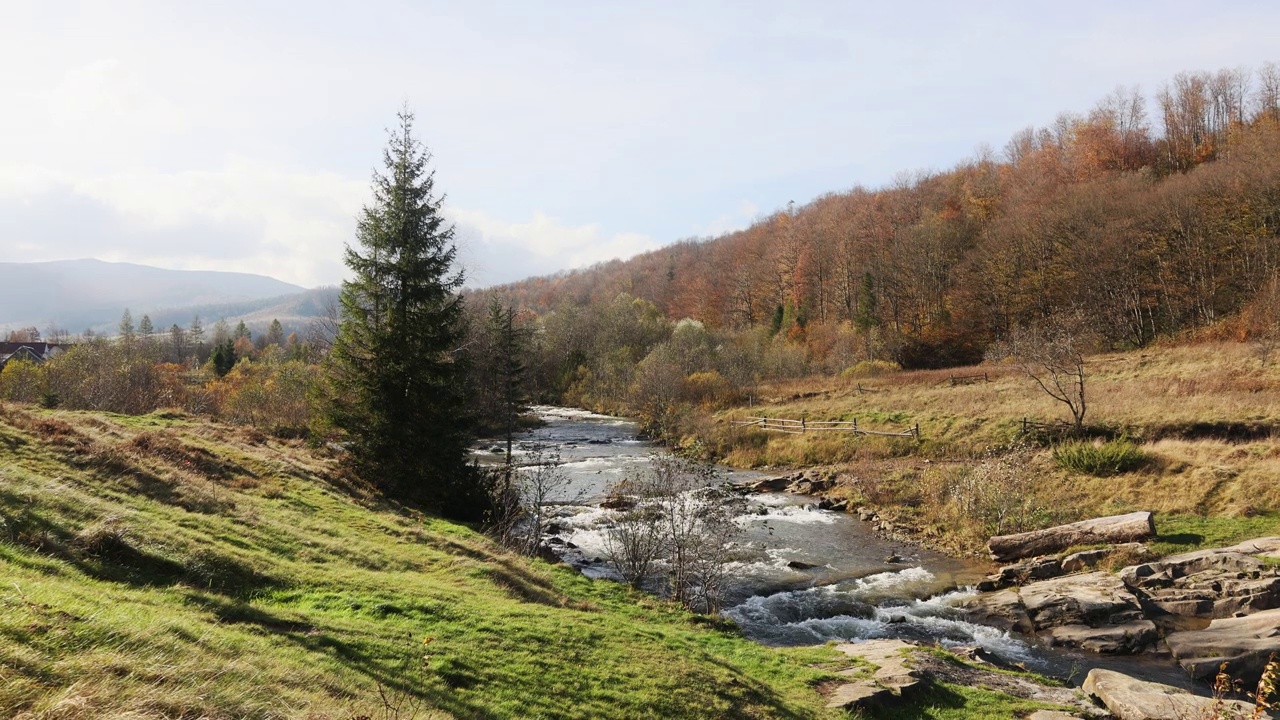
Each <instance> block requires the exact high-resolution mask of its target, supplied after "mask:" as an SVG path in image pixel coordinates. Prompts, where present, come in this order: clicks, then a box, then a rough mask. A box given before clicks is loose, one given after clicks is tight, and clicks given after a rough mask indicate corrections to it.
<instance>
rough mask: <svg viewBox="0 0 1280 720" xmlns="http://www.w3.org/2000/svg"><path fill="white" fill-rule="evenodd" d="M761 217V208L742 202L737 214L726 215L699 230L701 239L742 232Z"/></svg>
mask: <svg viewBox="0 0 1280 720" xmlns="http://www.w3.org/2000/svg"><path fill="white" fill-rule="evenodd" d="M758 217H760V208H759V207H758V206H757V205H756V204H755V203H753V202H750V201H748V200H741V201H739V202H738V207H737V210H736V211H735V212H732V213H725V214H724V215H721V216H720V217H718V218H716V219H715V220H712V221H711V222H709V223H707V224H705V225H701V226H699V227H698V229H697V234H698V235H699V236H700V237H718V236H720V235H724V234H726V233H731V232H734V231H736V230H742V229H743V228H746V227H747V226H748V225H750V224H751V223H752V221H754V220H756V219H757V218H758Z"/></svg>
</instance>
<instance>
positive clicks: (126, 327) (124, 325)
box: [120, 308, 134, 342]
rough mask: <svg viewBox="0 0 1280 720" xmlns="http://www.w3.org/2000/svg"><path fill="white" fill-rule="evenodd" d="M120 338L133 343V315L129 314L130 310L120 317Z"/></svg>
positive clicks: (127, 309) (126, 309)
mask: <svg viewBox="0 0 1280 720" xmlns="http://www.w3.org/2000/svg"><path fill="white" fill-rule="evenodd" d="M120 337H121V338H123V339H124V341H125V342H132V341H133V338H134V329H133V313H131V312H129V308H125V309H124V314H123V315H121V316H120Z"/></svg>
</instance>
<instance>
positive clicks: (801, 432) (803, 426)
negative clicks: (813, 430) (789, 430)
mask: <svg viewBox="0 0 1280 720" xmlns="http://www.w3.org/2000/svg"><path fill="white" fill-rule="evenodd" d="M807 429H808V428H807V426H806V424H805V421H804V418H800V434H801V435H803V434H804V433H805V430H807Z"/></svg>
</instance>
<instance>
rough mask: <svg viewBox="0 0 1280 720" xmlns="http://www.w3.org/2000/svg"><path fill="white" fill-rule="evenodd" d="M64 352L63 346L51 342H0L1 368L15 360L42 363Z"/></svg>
mask: <svg viewBox="0 0 1280 720" xmlns="http://www.w3.org/2000/svg"><path fill="white" fill-rule="evenodd" d="M61 351H62V346H61V345H59V344H57V343H50V342H0V367H4V364H5V363H7V362H9V360H11V359H13V358H24V359H27V360H31V361H32V362H37V363H42V362H44V361H46V360H48V359H49V358H51V357H53V356H54V355H57V354H58V353H59V352H61Z"/></svg>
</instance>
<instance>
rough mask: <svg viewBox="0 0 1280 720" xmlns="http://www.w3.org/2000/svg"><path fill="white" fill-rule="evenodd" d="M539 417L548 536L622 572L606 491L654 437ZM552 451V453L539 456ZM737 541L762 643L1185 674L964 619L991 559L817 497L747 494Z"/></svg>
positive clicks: (749, 620)
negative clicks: (874, 647)
mask: <svg viewBox="0 0 1280 720" xmlns="http://www.w3.org/2000/svg"><path fill="white" fill-rule="evenodd" d="M535 411H536V412H537V413H538V415H539V416H540V417H541V419H542V420H543V421H544V423H545V424H544V425H543V426H542V427H540V428H538V429H536V430H534V431H532V432H529V433H526V434H523V435H521V436H520V438H519V441H518V442H517V443H516V446H515V448H514V452H513V454H514V455H515V457H516V459H517V461H518V462H519V461H525V462H527V461H529V460H530V459H536V458H537V457H538V456H539V448H542V449H543V451H544V452H545V451H546V450H550V451H552V452H554V453H555V454H556V455H558V458H559V461H560V462H561V463H562V465H561V471H562V472H563V473H564V474H565V475H566V476H567V483H566V484H565V485H564V487H561V488H559V489H558V490H557V492H556V494H555V495H554V496H553V497H552V498H551V500H552V501H554V502H555V503H557V507H556V509H555V512H554V513H553V515H554V520H553V522H552V523H551V526H550V528H549V532H548V534H547V536H546V542H547V544H548V545H549V546H550V547H552V548H553V549H554V550H555V551H556V553H557V554H558V555H560V557H561V559H562V560H564V561H565V562H567V563H569V564H571V565H573V566H574V567H576V568H578V569H580V570H581V571H582V572H583V573H584V574H586V575H588V576H589V577H593V578H598V579H616V578H617V575H616V574H615V572H614V570H613V568H612V567H611V566H610V565H609V563H608V562H607V560H606V556H607V552H606V550H605V533H606V529H607V528H608V527H609V525H610V523H611V518H612V517H613V514H614V513H613V511H611V510H607V509H603V508H601V507H600V506H599V503H600V502H601V501H602V500H603V499H604V498H605V496H606V494H607V492H608V489H609V487H610V486H611V485H612V484H613V483H615V482H617V481H618V480H620V479H622V478H623V477H624V476H625V475H626V474H627V473H628V472H635V471H638V470H643V468H644V467H645V466H646V465H647V464H648V462H649V456H650V454H651V453H653V452H655V451H656V450H657V448H655V447H654V446H653V444H652V443H649V442H647V441H645V440H643V439H640V438H638V437H637V435H636V425H635V423H633V422H631V421H628V420H624V419H620V418H616V417H610V416H605V415H597V414H594V413H590V412H586V411H583V410H575V409H569V408H558V407H538V408H535ZM504 451H505V446H503V445H502V444H501V443H497V442H486V443H483V444H482V445H480V446H478V447H477V448H476V450H475V453H476V456H477V459H478V460H479V461H480V462H481V463H496V462H500V461H501V459H502V457H503V455H502V453H503V452H504ZM542 459H543V460H545V459H546V456H545V454H544V455H543V457H542ZM722 470H723V479H724V480H726V481H728V482H732V483H747V482H751V481H753V480H757V479H761V478H764V477H769V476H768V475H765V474H763V473H758V472H751V471H741V470H739V471H734V470H729V469H727V468H724V469H722ZM735 522H736V523H737V524H738V526H739V527H740V528H742V530H743V534H742V536H741V538H740V540H739V545H740V546H741V548H740V550H741V552H739V553H736V556H737V558H738V559H737V560H735V561H734V563H733V564H732V567H731V575H732V578H733V580H732V582H731V584H730V586H729V588H728V590H727V596H726V598H725V602H724V604H723V607H724V609H723V611H722V614H723V615H724V616H726V617H728V618H730V619H732V620H733V621H734V622H736V623H737V624H738V626H739V627H740V628H741V630H742V632H743V633H744V634H745V635H746V636H747V637H749V638H751V639H753V640H756V641H757V642H760V643H763V644H766V645H792V646H794V645H817V644H822V643H825V642H827V641H830V640H837V641H852V642H857V641H859V640H866V639H872V638H900V639H906V640H917V641H923V642H927V643H939V644H941V645H943V646H944V647H952V646H961V645H965V646H978V647H981V648H982V649H983V650H985V651H987V652H989V653H991V654H993V655H995V656H997V657H998V658H1000V659H1001V660H1003V661H1005V662H1007V663H1011V664H1017V665H1021V666H1023V667H1026V668H1027V669H1030V670H1034V671H1037V672H1041V673H1044V674H1048V675H1054V676H1057V677H1062V678H1067V679H1070V680H1073V681H1074V682H1076V683H1079V682H1080V681H1081V680H1083V676H1084V673H1085V672H1087V670H1088V669H1089V668H1091V667H1108V668H1111V669H1117V670H1121V671H1123V672H1127V673H1130V674H1133V675H1138V676H1141V677H1144V678H1145V679H1149V680H1155V681H1158V682H1165V683H1169V684H1176V685H1181V686H1186V685H1187V680H1186V676H1185V675H1183V674H1181V673H1180V672H1177V671H1176V667H1170V664H1169V663H1167V662H1163V661H1159V660H1150V659H1137V658H1103V657H1098V656H1095V655H1091V654H1090V655H1086V654H1075V653H1065V652H1062V651H1059V650H1054V649H1050V648H1046V647H1043V646H1041V645H1039V644H1038V643H1036V642H1035V641H1034V640H1033V639H1029V638H1026V637H1024V636H1019V635H1011V634H1009V633H1006V632H1003V631H1001V630H997V629H995V628H992V627H988V626H984V625H977V624H974V623H970V622H967V621H965V620H963V619H962V617H961V613H960V612H959V611H958V610H957V609H956V605H957V603H958V602H960V601H962V600H964V599H965V598H968V597H972V596H973V595H974V594H975V591H974V590H973V589H972V585H973V584H975V583H976V582H977V580H979V579H980V578H981V577H983V575H985V573H986V572H987V570H988V569H989V568H988V567H987V566H986V565H985V564H979V563H975V562H973V561H967V560H960V559H956V558H951V557H948V556H946V555H942V554H939V553H936V552H932V551H929V550H926V549H923V548H919V547H916V546H913V545H907V544H902V543H895V542H890V541H888V540H885V539H884V538H881V537H880V536H878V535H876V534H875V533H874V531H873V530H872V528H871V525H870V524H869V523H866V522H863V521H860V520H858V519H857V518H856V517H854V516H851V515H848V514H845V513H837V512H831V511H828V510H823V509H820V508H819V507H818V505H817V503H816V501H815V500H814V499H813V498H808V497H805V496H797V495H786V494H780V493H763V494H748V495H747V496H746V506H745V510H744V511H743V512H742V514H740V515H739V516H737V517H736V518H735Z"/></svg>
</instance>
